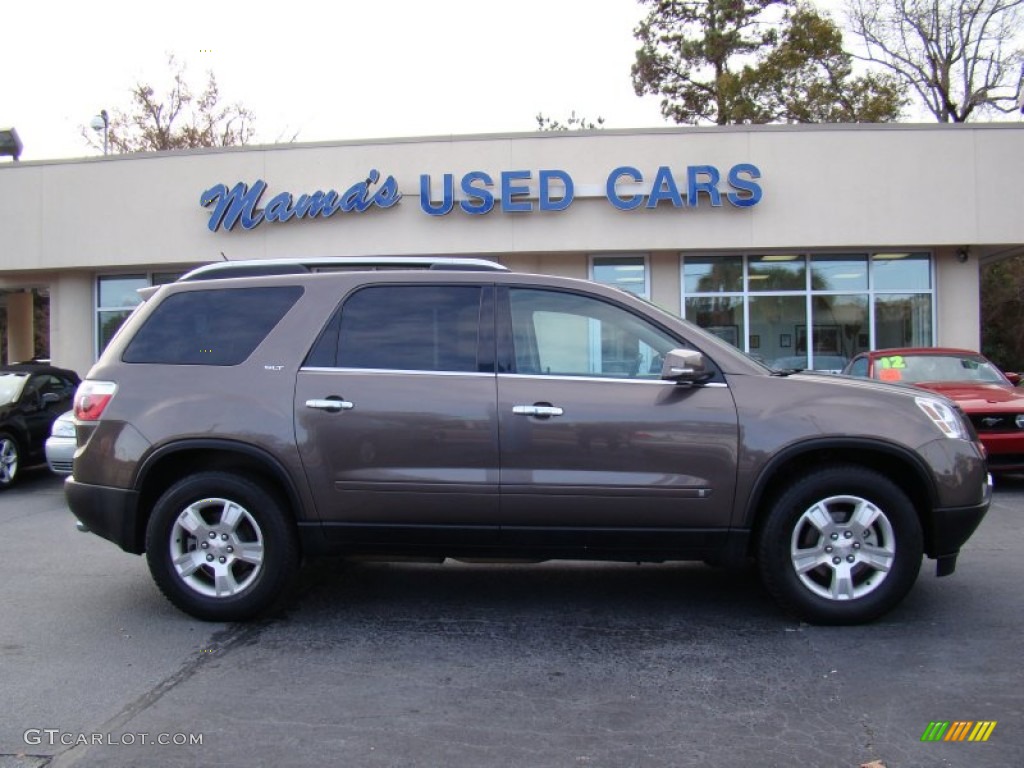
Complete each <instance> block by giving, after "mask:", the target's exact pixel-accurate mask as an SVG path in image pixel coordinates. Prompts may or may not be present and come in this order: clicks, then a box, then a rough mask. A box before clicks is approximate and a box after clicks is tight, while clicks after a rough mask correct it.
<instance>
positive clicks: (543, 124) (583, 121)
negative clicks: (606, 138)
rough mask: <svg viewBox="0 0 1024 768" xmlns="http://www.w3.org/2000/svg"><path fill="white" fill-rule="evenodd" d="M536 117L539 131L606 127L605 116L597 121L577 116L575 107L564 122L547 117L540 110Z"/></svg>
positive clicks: (585, 129) (583, 129)
mask: <svg viewBox="0 0 1024 768" xmlns="http://www.w3.org/2000/svg"><path fill="white" fill-rule="evenodd" d="M534 119H535V120H536V121H537V130H538V131H593V130H596V129H598V128H603V127H604V118H603V117H601V116H598V118H597V122H596V123H595V122H594V121H593V120H589V119H587V118H586V117H582V116H581V117H577V116H576V110H575V109H574V110H573V111H572V112H571V113H570V114H569V117H568V118H566V120H565V122H564V123H563V122H562V121H561V120H556V119H554V118H550V117H547V116H546V115H545V114H544V113H543V112H538V113H537V117H536V118H534Z"/></svg>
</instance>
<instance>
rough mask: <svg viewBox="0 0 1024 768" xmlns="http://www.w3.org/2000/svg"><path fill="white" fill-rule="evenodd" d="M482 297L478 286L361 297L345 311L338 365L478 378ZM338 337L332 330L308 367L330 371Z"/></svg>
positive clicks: (396, 289) (370, 292) (406, 288)
mask: <svg viewBox="0 0 1024 768" xmlns="http://www.w3.org/2000/svg"><path fill="white" fill-rule="evenodd" d="M480 296H481V288H479V287H478V286H443V285H439V286H423V285H387V286H373V287H371V288H364V289H363V290H361V291H357V292H356V293H355V294H353V295H352V296H351V297H350V298H349V299H348V300H347V301H346V302H345V304H344V305H343V306H342V309H341V318H340V325H339V326H338V328H337V354H336V356H335V361H336V362H335V364H336V365H337V366H339V367H341V368H378V369H386V370H403V371H454V372H470V373H472V372H477V371H479V370H480V366H479V362H478V360H477V356H478V351H479V346H480ZM334 322H337V321H332V325H333V324H334ZM332 334H333V329H332V327H331V325H329V326H328V329H327V330H326V331H325V334H324V336H323V337H322V338H321V340H320V342H318V344H317V346H316V347H315V348H314V350H313V352H312V353H311V355H310V358H309V360H308V364H310V365H321V366H323V365H330V357H331V355H330V354H329V353H327V354H325V349H329V348H330V346H331V336H332Z"/></svg>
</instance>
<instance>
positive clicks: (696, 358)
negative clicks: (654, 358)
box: [661, 349, 712, 384]
mask: <svg viewBox="0 0 1024 768" xmlns="http://www.w3.org/2000/svg"><path fill="white" fill-rule="evenodd" d="M711 375H712V373H711V372H710V371H708V369H707V367H706V366H705V365H704V355H702V354H701V353H700V352H698V351H697V350H695V349H673V350H670V351H669V352H668V353H666V355H665V360H664V362H662V364H661V378H662V380H663V381H674V382H676V383H677V384H683V383H693V382H696V381H703V380H704V379H707V378H710V377H711Z"/></svg>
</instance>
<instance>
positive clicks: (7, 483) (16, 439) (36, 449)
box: [0, 363, 80, 490]
mask: <svg viewBox="0 0 1024 768" xmlns="http://www.w3.org/2000/svg"><path fill="white" fill-rule="evenodd" d="M79 382H80V380H79V378H78V374H76V373H75V372H74V371H69V370H65V369H63V368H55V367H53V366H50V365H44V364H39V363H17V364H14V365H5V366H0V490H4V489H6V488H10V487H11V485H12V484H13V483H14V482H15V481H16V480H17V478H18V474H19V471H20V470H21V469H22V468H23V467H26V466H29V465H32V464H41V463H43V462H44V461H45V460H46V455H45V452H44V446H45V444H46V439H47V438H48V437H49V436H50V427H51V425H52V424H53V422H54V420H56V418H57V417H58V416H60V415H61V414H62V413H64V412H65V411H67V410H68V409H69V408H70V407H71V403H72V398H73V397H74V395H75V388H76V387H77V386H78V384H79Z"/></svg>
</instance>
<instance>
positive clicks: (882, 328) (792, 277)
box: [682, 252, 934, 371]
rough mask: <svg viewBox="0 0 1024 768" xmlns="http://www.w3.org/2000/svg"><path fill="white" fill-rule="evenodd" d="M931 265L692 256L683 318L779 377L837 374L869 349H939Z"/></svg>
mask: <svg viewBox="0 0 1024 768" xmlns="http://www.w3.org/2000/svg"><path fill="white" fill-rule="evenodd" d="M931 265H932V261H931V256H930V254H928V253H875V254H870V253H866V252H865V253H825V254H791V253H782V254H764V255H760V254H759V255H750V256H743V255H739V254H728V255H723V256H711V255H705V256H684V257H683V260H682V290H683V316H684V317H686V318H687V319H689V320H690V321H692V322H695V323H696V324H697V325H699V326H701V327H703V328H706V329H708V330H710V331H712V332H713V333H716V334H718V335H719V336H721V337H722V338H725V339H728V340H729V341H732V342H733V343H734V344H736V345H737V346H738V347H739V348H740V349H742V350H743V351H745V352H747V353H749V354H750V355H751V356H753V357H755V358H757V359H760V360H762V361H763V362H765V363H768V364H769V365H772V366H774V367H779V368H814V369H817V370H826V371H836V370H839V369H841V368H842V367H843V366H844V365H845V364H846V362H847V361H848V360H850V359H851V358H852V357H853V356H854V355H856V354H858V353H859V352H863V351H866V350H869V349H880V348H884V347H892V346H931V345H932V344H933V343H934V330H933V325H934V324H933V296H932V282H933V281H932V266H931ZM744 286H746V290H744ZM808 318H810V322H808Z"/></svg>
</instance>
